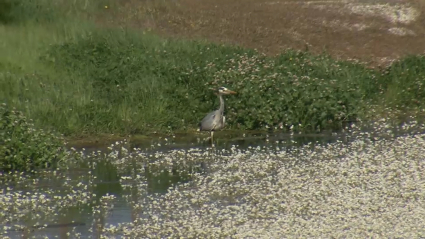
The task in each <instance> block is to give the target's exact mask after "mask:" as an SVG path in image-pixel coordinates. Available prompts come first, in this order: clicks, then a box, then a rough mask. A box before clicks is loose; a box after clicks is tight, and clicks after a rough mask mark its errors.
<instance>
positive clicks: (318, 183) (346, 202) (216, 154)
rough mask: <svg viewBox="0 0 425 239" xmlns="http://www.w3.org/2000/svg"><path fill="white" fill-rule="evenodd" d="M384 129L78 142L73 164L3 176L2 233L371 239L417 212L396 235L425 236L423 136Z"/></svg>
mask: <svg viewBox="0 0 425 239" xmlns="http://www.w3.org/2000/svg"><path fill="white" fill-rule="evenodd" d="M390 131H391V132H390ZM382 132H384V133H385V134H386V135H387V136H388V137H387V138H386V137H375V136H373V135H372V134H369V133H367V132H363V131H357V132H356V135H357V136H356V137H354V136H353V135H354V134H353V133H347V134H345V133H338V134H337V133H326V134H284V133H276V134H266V133H245V134H244V133H239V134H238V133H234V134H233V135H230V136H229V135H227V136H226V137H225V134H226V132H220V133H218V134H217V135H215V145H214V147H212V145H211V143H210V142H209V141H204V140H203V139H202V138H200V137H199V136H195V137H191V136H175V137H169V138H164V137H162V138H150V139H144V140H142V141H133V140H132V141H122V142H119V143H115V144H112V145H110V146H108V147H99V146H96V147H93V146H90V145H87V147H85V148H84V149H83V147H84V145H79V146H78V147H77V151H78V152H80V151H81V155H83V156H82V159H81V160H80V161H79V162H77V163H73V164H72V166H69V167H68V168H67V169H58V170H55V171H44V172H36V173H35V175H24V174H13V175H12V174H3V175H0V176H1V177H0V180H1V181H2V190H3V193H2V194H0V204H2V205H0V207H1V208H2V209H3V210H2V212H0V222H1V225H0V227H1V228H2V230H0V231H1V234H0V235H1V236H2V237H4V238H122V237H125V238H140V237H144V238H146V237H149V238H151V237H157V238H163V237H181V236H184V237H191V238H199V237H208V236H209V237H228V238H235V237H236V238H245V237H256V238H259V237H262V238H276V237H281V236H282V235H292V236H297V235H298V236H301V235H304V236H306V235H307V236H309V237H316V236H326V235H327V236H330V235H334V234H333V233H336V232H338V230H341V232H344V233H349V232H353V234H352V235H360V234H356V233H359V232H362V231H365V232H369V233H370V234H364V235H365V236H368V235H369V236H370V235H378V234H379V233H380V232H379V231H381V232H382V234H380V235H384V234H385V235H393V234H391V233H393V232H391V230H395V228H396V227H394V226H391V224H388V222H390V221H391V220H394V221H398V222H403V220H404V219H405V221H406V222H407V221H411V220H412V218H415V220H413V221H411V222H410V224H409V223H407V224H403V223H401V224H400V225H401V226H400V227H401V229H400V230H399V229H397V230H399V232H400V233H399V234H397V233H395V234H394V235H404V236H406V235H407V236H417V235H422V234H420V233H424V234H423V235H425V231H424V230H425V229H418V230H416V231H415V230H414V228H418V227H417V225H416V224H418V225H420V224H421V223H422V221H423V220H424V219H421V218H425V210H420V208H425V207H424V206H425V204H424V203H423V202H424V201H425V200H423V199H425V188H424V187H423V185H425V184H423V183H424V182H425V178H424V177H422V176H420V175H421V174H422V171H423V170H424V169H425V156H424V155H425V140H424V135H423V133H422V134H421V133H416V134H410V133H409V134H405V135H404V136H400V137H398V138H395V137H394V136H395V133H394V130H389V129H388V128H385V127H384V128H383V130H382ZM388 132H390V133H388ZM359 135H360V137H358V136H359ZM400 135H402V134H400ZM422 145H423V146H422ZM394 175H396V176H394ZM410 178H412V180H410ZM400 180H405V181H403V182H401V181H400ZM406 185H409V186H406ZM421 185H422V186H421ZM413 189H415V190H414V191H412V190H413ZM376 195H380V196H379V197H377V196H376ZM355 198H357V199H356V200H354V199H355ZM378 199H379V200H378ZM350 203H352V204H350ZM407 204H409V205H410V206H408V207H406V206H405V205H407ZM390 209H391V210H390ZM377 210H378V211H380V215H378V214H374V213H375V212H376V211H377ZM405 210H407V211H405ZM412 210H414V213H413V214H412V212H413V211H412ZM422 212H423V213H422ZM350 213H351V214H350ZM365 215H366V216H365ZM382 215H386V220H387V221H386V223H385V224H382V225H381V224H379V218H380V217H381V216H382ZM348 218H351V219H350V220H351V221H350V220H349V221H347V220H348ZM360 219H361V220H360ZM421 220H422V221H421ZM346 222H349V224H350V225H353V227H347V228H345V229H344V225H345V224H346ZM423 223H425V221H424V222H423ZM375 224H376V228H375V227H373V228H371V225H375ZM406 225H407V226H406ZM422 225H423V224H422ZM366 228H370V229H366ZM412 228H413V229H412ZM402 229H406V231H403V230H402ZM300 230H301V231H300ZM303 230H305V231H303ZM368 230H369V231H368ZM385 230H387V231H385ZM384 232H386V233H387V234H386V233H384ZM408 232H412V233H413V234H408ZM416 232H417V233H416ZM406 233H407V234H406ZM414 233H416V234H414ZM418 233H419V234H418ZM345 235H349V234H345Z"/></svg>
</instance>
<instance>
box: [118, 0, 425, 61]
mask: <svg viewBox="0 0 425 239" xmlns="http://www.w3.org/2000/svg"><path fill="white" fill-rule="evenodd" d="M424 13H425V0H416V1H413V0H412V1H403V0H387V1H383V0H376V1H374V0H345V1H341V0H340V1H332V0H324V1H319V0H316V1H300V0H298V1H296V0H202V1H200V0H174V1H170V0H168V1H165V0H150V1H147V0H145V1H140V0H139V1H136V0H126V1H122V4H121V8H120V13H119V14H118V15H119V16H120V17H119V19H120V20H121V22H120V23H121V24H126V25H128V26H132V27H137V28H140V29H144V30H152V31H154V32H156V33H159V34H161V35H164V36H172V37H183V38H190V39H207V40H210V41H214V42H220V43H221V42H223V43H230V44H237V45H240V46H243V47H248V48H255V49H258V50H259V51H261V52H264V53H267V54H272V55H273V54H278V53H280V52H282V50H284V49H287V48H293V49H299V50H306V49H308V50H309V51H311V52H313V53H320V52H327V53H329V54H331V55H332V56H334V57H336V58H339V59H359V60H361V61H363V62H367V63H369V64H370V65H374V66H376V65H383V64H385V65H386V64H388V63H390V62H391V61H393V60H394V59H397V58H399V57H402V56H405V55H407V54H423V53H425V15H424Z"/></svg>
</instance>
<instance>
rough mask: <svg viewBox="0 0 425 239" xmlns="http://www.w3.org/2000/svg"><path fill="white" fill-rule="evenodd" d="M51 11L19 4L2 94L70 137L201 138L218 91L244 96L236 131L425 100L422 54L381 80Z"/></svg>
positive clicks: (311, 123) (297, 57)
mask: <svg viewBox="0 0 425 239" xmlns="http://www.w3.org/2000/svg"><path fill="white" fill-rule="evenodd" d="M50 3H51V1H49V0H43V1H28V2H24V1H22V2H20V3H19V4H17V5H10V6H12V7H10V11H9V12H10V15H11V16H13V18H10V19H15V20H14V22H18V23H19V24H12V23H13V22H12V23H11V24H4V25H2V26H0V34H1V35H2V36H5V37H4V44H2V45H0V50H1V51H2V52H4V53H5V54H2V56H0V96H1V98H2V101H3V102H6V103H7V104H8V105H11V106H14V107H16V108H17V109H19V110H21V111H23V112H24V113H25V115H26V116H28V117H29V118H32V119H34V122H35V124H36V125H37V126H39V127H41V128H52V129H55V130H57V131H59V132H60V133H63V134H65V135H74V136H75V135H86V134H101V133H118V134H134V133H147V132H150V131H165V130H169V129H173V130H187V129H194V128H196V126H197V124H198V122H199V121H200V120H201V119H202V117H203V116H204V115H205V114H206V113H208V112H209V111H211V110H213V109H215V108H216V107H217V105H218V100H217V98H216V96H215V95H214V94H213V92H212V91H211V90H210V88H211V87H217V86H226V87H228V88H230V89H232V90H235V91H237V92H238V93H239V94H238V95H237V96H234V97H233V96H232V97H226V102H227V109H226V110H227V111H226V114H227V116H228V118H227V120H226V122H227V124H228V127H229V128H235V129H265V128H274V129H283V130H288V129H293V130H299V131H313V130H316V131H317V130H323V129H340V128H341V127H342V126H343V125H345V124H347V123H349V122H352V121H356V120H359V119H362V120H364V119H370V118H372V119H374V118H379V114H383V113H385V112H389V111H391V110H392V109H394V110H397V112H399V113H407V114H416V113H418V112H419V113H420V112H421V109H422V108H423V102H425V101H424V100H423V99H424V97H425V93H424V88H423V86H422V84H423V82H424V75H425V59H424V57H423V56H410V57H407V58H406V59H403V60H401V61H399V62H396V63H394V64H393V65H391V66H390V67H388V68H387V69H384V70H382V71H381V70H372V69H368V68H366V67H365V66H364V65H361V64H358V63H355V62H346V61H337V60H334V59H332V58H330V57H328V56H327V55H319V56H315V55H312V54H310V53H308V52H299V51H291V50H288V51H286V52H283V53H282V54H280V55H279V56H276V57H269V56H264V55H261V54H259V53H257V52H255V51H252V50H246V49H242V48H238V47H233V46H223V45H218V44H211V43H206V42H202V41H185V40H170V39H164V38H159V37H157V36H154V35H152V34H149V33H145V32H138V31H135V30H132V29H129V28H117V27H108V28H106V27H104V26H103V25H101V24H94V21H93V19H96V16H102V17H103V18H106V17H107V16H113V14H112V10H110V8H112V7H109V9H108V10H106V9H105V8H104V6H106V5H109V6H111V5H110V3H109V2H108V1H100V0H98V1H72V2H67V1H59V2H55V3H54V4H50ZM49 4H50V5H49ZM28 9H30V10H31V11H30V12H31V14H29V13H26V11H29V10H28ZM105 11H109V12H106V13H105ZM2 14H3V13H2ZM108 14H109V15H108ZM3 15H4V14H3ZM375 109H382V110H381V111H379V110H375Z"/></svg>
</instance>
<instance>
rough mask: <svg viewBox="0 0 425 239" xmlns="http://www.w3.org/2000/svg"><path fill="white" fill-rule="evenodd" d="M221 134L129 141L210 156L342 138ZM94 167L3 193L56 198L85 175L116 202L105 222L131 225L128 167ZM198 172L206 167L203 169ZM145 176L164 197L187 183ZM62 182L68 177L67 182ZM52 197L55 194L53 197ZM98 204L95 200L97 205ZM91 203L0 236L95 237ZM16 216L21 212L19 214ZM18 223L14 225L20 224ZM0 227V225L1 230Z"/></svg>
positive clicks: (173, 176) (174, 176)
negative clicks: (49, 192)
mask: <svg viewBox="0 0 425 239" xmlns="http://www.w3.org/2000/svg"><path fill="white" fill-rule="evenodd" d="M222 135H223V133H222V132H220V133H217V134H216V135H215V144H214V147H213V148H212V145H211V143H210V141H205V139H206V136H207V135H198V136H193V135H189V136H188V135H184V136H182V137H179V136H176V137H169V138H165V137H162V138H151V139H148V140H147V139H144V140H141V141H134V142H133V141H132V142H131V145H130V147H129V148H140V149H142V150H143V151H145V152H151V153H155V152H162V153H164V154H166V153H167V152H168V151H170V150H176V149H177V150H189V149H202V150H205V151H211V152H213V151H214V152H221V151H222V150H226V149H229V148H231V147H232V146H235V145H236V146H237V147H238V148H240V149H248V148H250V147H251V148H256V147H264V146H277V147H288V148H289V147H298V146H301V145H305V144H308V143H314V144H326V143H329V142H334V141H335V140H337V139H341V138H342V137H343V136H342V134H331V133H328V134H286V133H275V134H267V133H233V135H230V136H229V135H227V136H226V138H220V136H222ZM76 148H77V150H80V151H81V150H84V152H85V153H86V154H88V153H92V152H96V151H98V152H99V151H102V152H103V151H105V150H107V147H102V146H93V145H87V146H84V145H78V146H77V147H76ZM95 164H96V165H95V166H94V167H93V168H91V167H90V166H89V165H90V163H86V164H82V165H80V167H78V168H72V169H71V170H68V172H67V173H66V176H63V177H64V178H63V180H58V179H57V178H56V177H54V176H52V175H49V176H46V177H45V178H43V177H42V178H39V180H38V182H37V183H35V184H34V185H30V186H29V185H24V186H23V185H22V184H19V183H18V184H16V183H14V182H5V183H4V185H3V190H6V188H8V187H9V188H10V189H11V190H8V192H19V193H22V192H23V193H24V194H25V193H27V192H28V193H30V194H32V193H33V192H35V191H36V192H40V193H42V192H43V191H45V189H46V190H47V189H54V190H55V192H56V194H58V195H60V194H61V192H62V191H65V188H63V189H62V188H61V187H62V184H63V182H64V181H68V183H67V187H66V189H69V187H71V188H72V186H73V185H74V186H75V185H77V184H79V183H80V182H83V183H87V182H88V181H90V179H89V176H88V175H92V176H94V178H95V179H94V180H93V179H92V181H91V182H90V184H91V187H92V188H91V190H92V193H94V194H95V195H96V196H95V197H96V199H99V198H100V197H101V196H103V195H114V196H116V198H115V199H114V200H113V204H114V207H113V210H112V211H111V212H110V213H109V215H108V216H106V217H105V218H103V219H102V220H103V222H104V223H107V224H112V225H117V224H118V223H123V222H131V221H132V217H133V216H134V215H133V214H134V212H133V211H132V208H131V206H130V205H129V204H128V203H127V201H126V200H125V199H124V198H123V196H124V195H128V193H129V192H125V191H124V190H123V189H122V187H121V182H120V178H121V176H123V175H128V174H131V172H129V171H131V165H130V167H129V168H128V169H127V170H126V171H121V172H118V170H117V168H116V167H115V166H114V165H112V164H111V163H110V162H108V161H107V160H102V159H96V162H95ZM200 168H201V170H202V169H206V168H203V167H202V165H201V167H200ZM145 174H146V176H147V182H148V189H149V193H151V194H156V193H160V194H161V193H164V192H166V191H167V189H168V188H169V187H170V186H172V185H175V184H178V183H179V182H186V181H187V180H188V179H187V178H186V177H184V176H182V175H180V174H179V172H177V171H176V170H174V171H173V170H172V172H170V173H169V172H164V173H161V174H159V175H155V176H153V175H149V172H145ZM65 178H66V179H65ZM53 194H55V193H53ZM97 203H98V202H97ZM93 206H94V205H87V204H83V205H78V206H73V207H70V208H68V209H66V210H64V211H63V212H61V215H60V216H59V217H57V218H56V219H55V220H53V221H49V220H46V221H43V222H42V223H43V225H44V227H45V228H39V227H42V226H43V225H41V226H38V225H33V224H35V222H33V221H31V222H29V223H28V224H27V225H25V224H24V226H25V227H26V226H28V227H27V230H28V231H27V232H24V230H23V229H16V228H13V227H12V228H10V229H7V230H5V231H3V234H0V235H2V236H5V237H10V238H21V237H22V236H23V237H24V238H25V237H39V236H40V237H41V236H43V235H45V236H48V237H49V238H53V237H57V238H68V237H67V233H71V235H77V236H78V237H80V238H93V237H97V234H96V231H95V230H94V232H93V230H91V229H93V228H94V226H93V221H94V219H95V218H94V216H93V213H92V212H91V209H92V208H93ZM18 213H19V212H18ZM21 223H22V222H20V223H18V224H19V225H21ZM5 225H7V226H13V223H7V224H5ZM5 225H0V226H5Z"/></svg>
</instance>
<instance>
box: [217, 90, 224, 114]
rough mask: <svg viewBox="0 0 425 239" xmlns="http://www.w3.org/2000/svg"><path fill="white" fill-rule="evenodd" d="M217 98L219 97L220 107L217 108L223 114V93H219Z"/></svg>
mask: <svg viewBox="0 0 425 239" xmlns="http://www.w3.org/2000/svg"><path fill="white" fill-rule="evenodd" d="M218 98H220V108H219V109H218V110H219V111H220V113H221V114H223V112H224V99H223V95H221V94H219V95H218Z"/></svg>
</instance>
